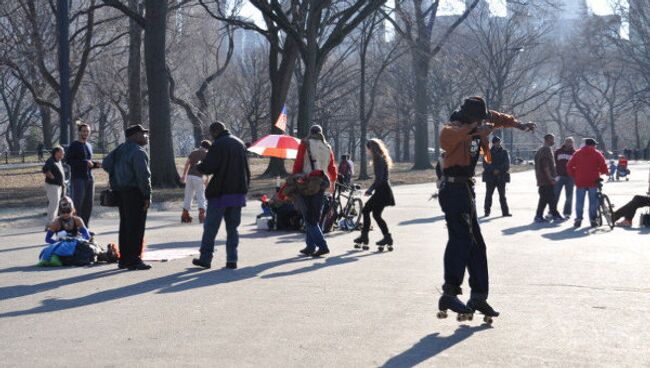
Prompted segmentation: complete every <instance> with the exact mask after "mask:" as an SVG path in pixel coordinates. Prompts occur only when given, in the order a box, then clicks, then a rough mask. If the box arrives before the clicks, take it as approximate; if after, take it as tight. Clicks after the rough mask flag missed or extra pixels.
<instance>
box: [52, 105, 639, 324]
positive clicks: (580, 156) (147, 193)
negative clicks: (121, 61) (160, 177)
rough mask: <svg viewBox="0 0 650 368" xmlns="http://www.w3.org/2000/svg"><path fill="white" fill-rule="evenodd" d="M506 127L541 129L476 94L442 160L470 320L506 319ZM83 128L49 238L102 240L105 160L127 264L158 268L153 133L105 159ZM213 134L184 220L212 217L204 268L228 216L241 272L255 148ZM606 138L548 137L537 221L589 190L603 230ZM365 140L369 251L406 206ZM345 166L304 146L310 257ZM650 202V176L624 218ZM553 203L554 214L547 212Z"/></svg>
mask: <svg viewBox="0 0 650 368" xmlns="http://www.w3.org/2000/svg"><path fill="white" fill-rule="evenodd" d="M506 128H514V129H518V130H521V131H524V132H529V131H534V130H535V129H536V128H537V127H536V125H535V124H533V123H521V122H519V121H518V120H517V119H516V118H514V117H513V116H510V115H507V114H503V113H500V112H497V111H494V110H489V109H488V107H487V104H486V102H485V100H484V99H483V98H481V97H471V98H468V99H466V100H465V101H464V102H463V104H462V106H461V107H460V108H459V109H458V110H457V111H455V112H454V113H453V114H452V116H451V118H450V120H449V122H448V123H446V124H444V125H443V127H442V130H441V132H440V145H441V147H442V148H443V149H444V155H443V158H444V159H443V160H440V161H439V162H438V166H437V173H438V176H439V180H438V183H437V185H438V188H439V193H438V200H439V203H440V206H441V208H442V211H443V212H444V215H445V220H446V223H447V230H448V242H447V245H446V248H445V254H444V283H443V286H442V290H443V294H442V296H441V297H440V299H439V303H438V306H439V309H440V311H441V313H442V314H441V315H439V316H444V315H446V314H445V313H446V311H447V310H452V311H454V312H456V313H459V315H460V316H466V315H469V314H471V313H474V312H475V311H479V312H481V313H482V314H484V315H485V316H486V317H488V318H491V317H496V316H498V315H499V313H498V312H497V311H495V310H494V309H493V308H492V307H491V306H490V305H489V304H488V302H487V299H488V294H489V275H488V262H487V256H486V244H485V240H484V238H483V236H482V235H481V227H480V223H479V220H478V215H477V211H476V201H475V191H474V187H475V181H474V176H475V171H476V166H477V164H478V162H479V160H480V157H481V154H482V155H483V174H482V178H483V181H484V182H485V185H486V197H485V201H484V211H485V212H484V214H485V216H490V214H491V207H492V197H493V194H494V191H495V190H496V191H497V192H498V194H499V203H500V207H501V214H502V216H512V213H511V212H510V208H509V206H508V202H507V197H506V184H507V183H508V182H510V157H509V154H508V151H506V150H505V149H504V148H503V147H502V146H501V139H500V137H498V136H496V135H494V134H493V132H494V130H495V129H506ZM78 129H79V140H78V141H75V142H73V143H72V144H71V145H70V147H69V148H68V152H67V153H65V152H64V151H63V149H62V148H60V147H57V148H55V149H53V150H52V157H51V158H50V159H48V160H47V162H46V163H45V165H44V167H43V173H44V175H45V181H46V184H45V185H46V192H47V194H48V200H49V201H50V206H49V207H48V222H49V225H48V229H47V230H48V231H47V235H46V238H47V239H46V240H47V242H48V243H52V242H53V241H54V240H53V239H54V235H55V234H57V233H59V232H61V231H66V232H67V235H66V234H63V235H60V237H63V238H65V237H66V236H68V235H74V236H77V235H78V236H80V237H81V238H82V239H90V238H91V236H92V233H91V232H90V231H89V230H88V223H89V221H90V217H91V212H92V202H93V193H94V178H93V174H92V170H94V169H98V168H103V169H104V170H105V171H106V172H107V173H108V175H109V184H110V188H111V189H110V192H111V194H112V196H113V197H114V201H115V204H116V205H117V207H118V208H119V215H120V224H119V261H118V267H119V268H120V269H128V270H148V269H150V268H151V266H150V265H148V264H145V263H144V262H143V261H142V251H143V239H144V232H145V225H146V219H147V212H148V210H149V207H150V204H151V194H152V187H151V172H150V169H149V156H148V153H147V151H146V149H145V146H146V145H147V144H148V130H147V129H145V128H144V127H143V126H142V125H133V126H131V127H129V128H127V129H126V131H125V135H126V141H125V142H124V143H122V144H120V145H119V146H118V147H117V148H116V149H114V150H113V151H112V152H110V153H109V154H108V155H107V156H106V157H105V158H104V160H103V161H102V162H99V161H94V160H93V157H92V156H93V152H92V147H91V146H90V144H89V143H88V137H89V135H90V127H89V126H88V125H86V124H79V126H78ZM209 132H210V135H211V136H212V141H207V140H206V141H203V142H201V146H200V147H199V148H197V149H196V150H195V151H193V152H192V153H191V154H190V155H189V157H188V158H187V161H186V163H185V167H184V169H183V173H182V175H181V177H182V181H183V182H184V183H185V200H184V203H183V210H182V211H183V212H182V215H181V221H182V222H191V220H192V217H191V216H190V211H191V204H192V201H193V199H194V198H195V199H196V202H197V205H198V209H199V214H198V216H199V221H200V222H201V223H203V235H202V238H201V242H200V248H199V253H200V255H199V257H198V258H195V259H193V260H192V263H193V264H194V265H195V266H197V267H201V268H204V269H208V268H211V267H212V260H213V253H214V248H215V238H216V236H217V234H218V231H219V229H220V225H221V222H222V221H223V222H225V227H226V268H228V269H236V268H237V262H238V252H237V249H238V245H239V230H238V227H239V225H240V223H241V213H242V208H243V207H245V206H246V200H247V193H248V190H249V187H250V180H251V173H250V167H249V162H248V152H247V148H246V145H245V144H244V143H243V142H242V141H241V140H240V139H239V138H237V137H235V136H234V135H233V134H231V132H230V131H229V130H228V129H227V128H226V126H225V125H224V124H223V123H221V122H215V123H213V124H212V125H211V126H210V128H209ZM490 137H492V138H491V140H490ZM490 142H491V143H492V145H491V146H490ZM597 144H598V142H596V141H595V140H594V139H591V138H587V139H585V141H584V145H583V146H582V147H581V148H580V149H578V150H576V149H575V147H574V145H575V143H574V140H573V138H571V137H568V138H566V139H565V140H564V143H563V144H562V146H561V147H559V148H558V149H557V150H555V151H553V146H554V145H555V137H554V136H553V135H552V134H547V135H546V136H544V144H543V146H542V147H541V148H540V149H539V150H538V151H537V153H536V155H535V176H536V180H537V185H538V192H539V203H538V208H537V212H536V215H535V218H534V222H536V223H546V222H548V221H554V222H563V221H566V220H567V219H569V218H570V216H571V214H572V208H573V204H572V201H573V198H574V191H575V213H576V217H575V220H574V226H575V227H579V226H581V223H582V219H583V207H584V201H585V200H584V198H585V196H588V197H589V220H590V224H591V225H592V226H596V223H595V217H596V206H597V198H596V194H597V187H598V184H599V182H598V179H599V178H600V176H601V175H608V173H609V171H608V167H607V164H606V162H605V158H604V156H603V154H602V153H600V152H599V151H598V150H597V149H596V147H597ZM365 148H366V149H367V151H368V155H369V157H370V158H371V159H372V163H373V170H374V181H373V183H372V185H371V186H370V187H369V188H368V190H367V191H366V193H365V194H366V195H367V196H369V197H370V198H369V199H368V201H367V202H366V204H365V206H364V207H363V209H362V214H363V224H362V227H361V235H360V236H359V237H358V238H357V239H355V240H354V242H355V247H357V248H364V249H368V247H367V246H368V243H369V230H370V226H371V216H372V218H373V219H374V221H375V223H376V225H377V226H378V227H379V229H380V230H381V233H382V239H381V240H379V241H377V242H376V244H377V246H379V247H380V249H383V247H384V246H388V247H389V250H392V246H393V243H394V240H393V236H392V234H391V232H390V230H389V226H388V224H387V223H386V221H385V220H384V218H383V216H382V214H383V211H384V210H385V208H386V207H389V206H394V205H395V204H396V201H395V197H394V195H393V191H392V188H391V184H390V169H391V166H392V160H391V158H390V154H389V151H388V150H387V148H386V146H385V145H384V143H383V142H382V141H381V140H379V139H370V140H369V141H368V142H367V144H366V147H365ZM63 161H65V162H67V163H68V164H69V165H70V166H71V168H72V178H71V185H70V186H71V188H66V184H65V180H64V176H65V174H64V170H63V167H62V162H63ZM339 169H341V170H340V171H339V170H338V169H337V164H336V162H335V158H334V153H333V151H332V148H331V146H330V145H329V143H328V142H327V140H326V138H325V134H324V132H323V128H322V127H321V126H319V125H314V126H312V127H311V128H310V130H309V136H308V137H306V138H305V139H303V140H302V141H301V143H300V146H299V148H298V154H297V158H296V160H295V162H294V165H293V170H292V175H290V176H289V177H288V178H287V180H286V183H285V184H284V185H282V186H281V188H279V190H278V193H277V197H278V198H279V199H281V200H283V201H290V202H292V203H293V205H294V206H295V209H296V210H297V211H298V212H299V213H300V214H301V216H302V218H303V221H304V233H305V247H304V248H303V249H301V250H299V253H300V254H301V255H304V256H312V257H320V256H324V255H326V254H328V253H329V252H330V249H329V246H328V243H327V240H326V239H325V237H324V236H323V230H322V228H321V226H320V219H321V215H322V211H323V204H324V199H325V195H326V193H327V192H333V191H334V188H335V183H336V181H337V180H338V181H339V182H343V183H346V184H349V183H350V182H351V180H352V175H353V172H354V166H353V163H352V162H351V161H350V159H349V157H347V156H343V157H342V158H341V164H340V165H339ZM207 178H209V181H207V180H206V179H207ZM206 181H207V185H206ZM68 189H70V190H71V195H70V197H68V196H67V191H68ZM562 193H565V203H564V206H563V212H562V214H560V212H559V211H558V208H557V204H558V202H559V198H560V196H561V194H562ZM644 206H650V178H649V188H648V195H646V196H641V195H640V196H635V197H634V198H633V199H632V201H630V202H629V203H628V204H626V205H625V206H623V207H621V208H620V209H619V210H617V211H616V212H615V214H614V218H615V219H616V220H619V219H622V221H621V222H620V223H619V225H620V226H630V225H631V222H632V218H633V217H634V214H635V212H636V210H638V209H639V208H641V207H644ZM547 207H548V210H549V215H548V216H544V211H545V210H546V208H547ZM57 209H58V217H57ZM466 269H467V270H468V272H469V286H470V288H471V293H470V297H469V300H468V302H467V303H465V302H463V301H461V300H460V299H459V298H458V295H460V294H462V289H461V285H462V283H463V279H464V275H465V270H466Z"/></svg>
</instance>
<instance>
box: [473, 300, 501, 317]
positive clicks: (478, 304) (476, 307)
mask: <svg viewBox="0 0 650 368" xmlns="http://www.w3.org/2000/svg"><path fill="white" fill-rule="evenodd" d="M467 308H469V309H471V310H473V311H474V312H476V311H479V312H481V314H482V315H484V316H486V317H499V312H497V311H495V310H494V308H492V307H491V306H490V305H489V304H488V302H487V301H485V300H478V299H470V300H469V301H468V302H467Z"/></svg>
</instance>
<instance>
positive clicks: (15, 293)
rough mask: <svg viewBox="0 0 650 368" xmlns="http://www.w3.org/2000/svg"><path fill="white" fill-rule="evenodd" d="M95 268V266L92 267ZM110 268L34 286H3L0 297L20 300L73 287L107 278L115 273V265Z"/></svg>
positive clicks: (25, 270)
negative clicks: (59, 288) (65, 287)
mask: <svg viewBox="0 0 650 368" xmlns="http://www.w3.org/2000/svg"><path fill="white" fill-rule="evenodd" d="M93 267H97V266H93ZM106 267H110V269H107V270H101V271H98V272H94V273H88V274H83V275H79V276H74V277H69V278H65V279H59V280H53V281H48V282H44V283H41V284H36V285H12V286H5V287H1V288H0V295H2V300H7V299H13V298H20V297H23V296H27V295H32V294H37V293H41V292H44V291H49V290H53V289H56V288H58V287H62V286H68V285H73V284H76V283H80V282H85V281H91V280H95V279H99V278H103V277H106V276H109V275H111V274H114V273H117V271H118V270H117V268H115V265H107V266H106ZM58 270H62V269H61V268H56V269H55V268H43V267H36V266H33V267H13V268H12V269H7V270H2V272H21V271H22V272H31V271H42V272H55V271H58Z"/></svg>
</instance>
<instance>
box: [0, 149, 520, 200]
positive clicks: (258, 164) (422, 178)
mask: <svg viewBox="0 0 650 368" xmlns="http://www.w3.org/2000/svg"><path fill="white" fill-rule="evenodd" d="M184 164H185V158H177V159H176V167H177V168H178V171H179V173H180V172H181V171H182V170H183V165H184ZM267 164H268V159H266V158H252V159H251V160H250V166H251V172H252V176H253V178H252V182H251V190H250V193H249V194H250V197H252V198H259V197H260V196H261V195H262V194H271V193H273V191H274V188H275V179H274V178H261V175H262V174H263V173H264V170H265V169H266V166H267ZM292 164H293V161H287V162H286V167H287V170H291V165H292ZM411 167H412V164H411V163H396V164H395V166H394V167H393V169H392V170H391V182H392V183H393V184H394V185H402V184H421V183H427V182H430V183H432V186H431V190H432V192H433V191H434V186H433V182H434V181H435V179H434V176H435V174H434V171H433V170H423V171H412V170H411ZM527 167H528V166H513V170H512V171H513V172H515V171H522V170H525V169H526V168H527ZM356 169H357V171H358V169H359V168H358V167H357V168H356ZM369 172H370V173H371V174H372V167H369ZM94 174H95V183H96V193H95V196H96V197H97V198H96V202H95V203H98V202H99V198H98V197H99V193H100V192H101V190H103V189H105V188H107V186H108V175H107V174H106V172H104V171H103V170H95V171H94ZM356 182H357V183H358V184H361V186H362V187H364V188H367V187H368V186H369V185H370V184H371V183H372V180H371V179H370V180H361V181H358V180H357V181H356ZM43 183H44V180H43V174H42V173H41V170H40V166H34V167H27V168H19V169H3V170H0V205H1V206H2V207H3V208H16V207H44V206H45V204H46V203H47V198H46V196H45V190H44V189H43V185H44V184H43ZM182 200H183V189H182V188H175V189H155V190H154V194H153V202H154V203H160V202H176V201H182Z"/></svg>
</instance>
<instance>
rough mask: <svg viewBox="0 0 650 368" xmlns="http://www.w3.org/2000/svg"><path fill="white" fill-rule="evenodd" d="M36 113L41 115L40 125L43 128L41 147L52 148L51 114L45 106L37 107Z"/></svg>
mask: <svg viewBox="0 0 650 368" xmlns="http://www.w3.org/2000/svg"><path fill="white" fill-rule="evenodd" d="M38 111H39V113H40V115H41V125H42V126H43V145H44V146H45V147H47V148H52V146H53V144H54V142H53V139H52V137H53V135H54V132H53V131H52V112H51V111H50V109H49V108H48V107H47V106H43V105H38Z"/></svg>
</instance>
